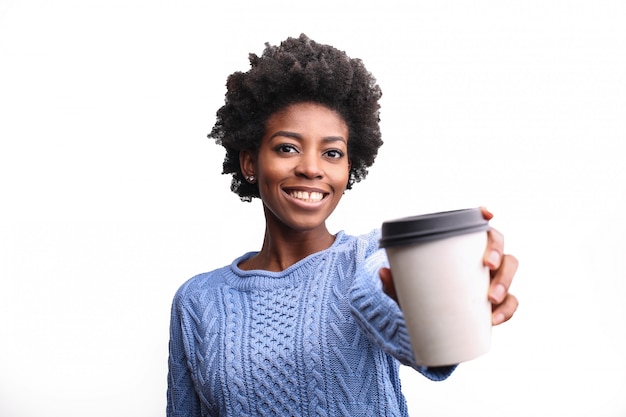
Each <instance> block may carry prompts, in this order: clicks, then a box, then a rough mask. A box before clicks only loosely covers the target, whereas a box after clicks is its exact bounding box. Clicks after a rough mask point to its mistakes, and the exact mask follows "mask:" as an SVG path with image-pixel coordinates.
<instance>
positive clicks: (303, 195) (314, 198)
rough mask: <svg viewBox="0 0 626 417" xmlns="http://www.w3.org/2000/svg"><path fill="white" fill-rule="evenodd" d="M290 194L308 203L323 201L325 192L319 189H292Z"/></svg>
mask: <svg viewBox="0 0 626 417" xmlns="http://www.w3.org/2000/svg"><path fill="white" fill-rule="evenodd" d="M289 195H290V196H291V197H293V198H297V199H298V200H302V201H306V202H307V203H317V202H318V201H322V199H323V198H324V194H323V193H320V192H317V191H311V192H309V191H295V190H294V191H290V192H289Z"/></svg>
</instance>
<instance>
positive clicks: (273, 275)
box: [226, 230, 345, 289]
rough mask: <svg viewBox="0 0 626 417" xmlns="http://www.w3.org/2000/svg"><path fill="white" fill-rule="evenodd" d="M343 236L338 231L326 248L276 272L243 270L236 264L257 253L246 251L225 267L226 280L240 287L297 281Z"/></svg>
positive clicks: (256, 286)
mask: <svg viewBox="0 0 626 417" xmlns="http://www.w3.org/2000/svg"><path fill="white" fill-rule="evenodd" d="M344 236H345V233H344V231H343V230H341V231H339V232H338V233H337V234H336V235H335V240H334V242H333V243H332V245H330V246H329V247H328V248H326V249H324V250H321V251H319V252H315V253H312V254H311V255H309V256H307V257H305V258H303V259H301V260H299V261H298V262H296V263H295V264H293V265H291V266H290V267H289V268H287V269H284V270H282V271H278V272H274V271H267V270H264V269H251V270H244V269H241V268H239V266H238V265H239V264H240V263H241V262H242V261H245V260H246V259H249V258H251V257H252V256H254V255H256V254H258V253H259V252H258V251H254V252H247V253H245V254H243V255H242V256H240V257H238V258H236V259H235V260H234V261H233V262H232V263H231V264H230V266H229V267H227V269H228V272H229V273H228V274H227V277H226V281H227V282H228V284H229V285H230V286H233V287H238V288H240V289H254V288H270V287H276V286H283V285H286V284H288V283H289V282H291V281H293V280H296V281H298V280H299V278H300V277H302V276H303V275H310V274H307V271H309V270H310V269H311V266H313V265H315V264H316V262H317V260H318V259H319V258H320V257H324V256H325V255H326V254H328V253H329V252H332V251H334V250H335V248H336V247H337V246H339V245H340V244H341V243H342V241H343V240H344Z"/></svg>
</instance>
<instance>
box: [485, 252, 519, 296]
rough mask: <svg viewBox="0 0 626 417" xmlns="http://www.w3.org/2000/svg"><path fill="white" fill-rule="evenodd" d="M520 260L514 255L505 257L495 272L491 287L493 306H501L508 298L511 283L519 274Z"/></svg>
mask: <svg viewBox="0 0 626 417" xmlns="http://www.w3.org/2000/svg"><path fill="white" fill-rule="evenodd" d="M518 264H519V262H518V260H517V258H516V257H515V256H513V255H504V256H503V257H502V262H501V263H500V267H499V268H498V269H497V270H496V271H493V277H492V279H491V284H490V285H489V301H491V303H492V304H496V305H498V304H500V303H502V301H503V300H504V299H505V297H506V296H507V293H508V292H509V288H510V287H511V282H512V281H513V277H514V276H515V272H517V267H518Z"/></svg>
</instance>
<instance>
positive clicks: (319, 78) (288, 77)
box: [208, 34, 383, 201]
mask: <svg viewBox="0 0 626 417" xmlns="http://www.w3.org/2000/svg"><path fill="white" fill-rule="evenodd" d="M249 59H250V65H251V68H250V70H248V72H245V73H243V72H239V71H238V72H235V73H233V74H231V75H230V76H229V77H228V80H227V83H226V87H227V91H226V97H225V104H224V106H222V107H221V108H220V109H219V110H218V111H217V121H216V123H215V126H214V127H213V129H212V131H211V133H210V134H209V135H208V136H209V138H213V139H215V141H216V143H217V144H218V145H222V146H223V147H224V148H225V149H226V156H225V158H224V165H223V171H222V173H223V174H232V176H233V178H232V182H231V190H232V191H233V192H234V193H236V194H238V195H239V197H240V198H241V199H242V200H243V201H251V200H252V198H253V197H259V190H258V187H257V185H256V184H250V183H248V182H247V181H245V179H244V177H243V174H242V172H241V168H240V165H239V152H240V151H242V150H253V151H256V150H258V148H259V146H260V143H261V138H262V137H263V134H264V131H265V125H266V122H267V119H268V118H269V117H270V116H271V115H272V114H274V113H275V112H277V111H279V110H282V109H284V108H285V107H287V106H289V105H291V104H294V103H302V102H315V103H319V104H322V105H325V106H327V107H328V108H330V109H332V110H334V111H336V112H338V113H339V114H340V115H341V116H342V117H343V119H344V120H345V121H346V124H347V125H348V135H349V140H348V158H349V160H350V163H351V168H350V177H349V181H348V185H347V189H351V188H352V185H353V184H354V183H355V182H359V181H361V180H362V179H363V178H365V176H366V175H367V172H368V171H367V169H368V168H369V167H370V166H371V165H372V164H373V163H374V160H375V158H376V155H377V154H378V149H379V148H380V146H381V145H382V144H383V142H382V140H381V134H380V127H379V122H380V117H379V109H380V105H379V103H378V101H379V99H380V97H381V96H382V92H381V90H380V87H379V86H378V85H377V83H376V79H375V78H374V77H373V76H372V74H371V73H370V72H369V71H368V70H367V69H366V68H365V66H364V65H363V62H362V61H361V60H360V59H353V58H350V57H348V56H347V55H346V53H345V52H343V51H340V50H338V49H336V48H334V47H332V46H330V45H322V44H318V43H316V42H315V41H313V40H311V39H309V38H308V37H307V36H306V35H304V34H301V35H300V36H299V37H298V38H291V37H290V38H288V39H287V40H285V41H283V42H282V43H281V44H280V46H271V45H270V44H269V43H266V44H265V50H264V51H263V54H262V55H261V56H260V57H259V56H257V55H256V54H252V53H251V54H250V55H249Z"/></svg>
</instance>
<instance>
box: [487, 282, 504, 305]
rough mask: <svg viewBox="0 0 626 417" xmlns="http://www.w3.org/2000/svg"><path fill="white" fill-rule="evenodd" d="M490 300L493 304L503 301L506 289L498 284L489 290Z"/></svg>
mask: <svg viewBox="0 0 626 417" xmlns="http://www.w3.org/2000/svg"><path fill="white" fill-rule="evenodd" d="M490 295H491V300H492V301H493V302H494V303H500V302H502V300H504V296H505V295H506V288H504V285H502V284H498V285H496V286H495V287H494V288H493V289H492V290H491V294H490Z"/></svg>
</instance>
